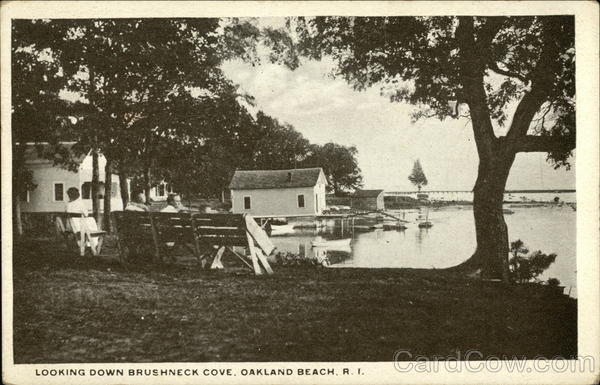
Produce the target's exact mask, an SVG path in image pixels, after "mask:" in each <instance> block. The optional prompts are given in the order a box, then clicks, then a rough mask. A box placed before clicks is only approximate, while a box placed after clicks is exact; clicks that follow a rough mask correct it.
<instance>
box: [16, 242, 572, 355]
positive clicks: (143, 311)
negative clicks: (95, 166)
mask: <svg viewBox="0 0 600 385" xmlns="http://www.w3.org/2000/svg"><path fill="white" fill-rule="evenodd" d="M13 261H14V360H15V363H71V362H206V361H232V362H235V361H391V360H393V358H394V353H395V352H396V351H398V350H401V349H402V350H405V351H409V352H411V354H412V355H413V356H415V357H416V356H417V355H424V356H428V357H434V356H436V357H458V358H461V357H462V358H464V355H465V354H466V353H467V352H468V351H469V350H473V349H475V350H478V351H480V352H481V354H482V355H483V356H484V357H488V356H491V355H495V356H502V355H507V356H513V355H516V356H518V357H527V358H533V357H535V356H545V357H548V358H550V357H553V356H557V355H560V356H563V357H569V356H574V355H576V354H577V331H576V330H577V302H576V300H574V299H572V298H568V297H566V296H562V295H557V294H552V293H548V292H547V291H546V290H541V289H536V288H531V287H521V286H519V287H516V286H505V285H503V284H501V283H496V282H482V281H478V280H473V279H467V278H464V277H461V276H457V275H453V274H450V273H448V272H445V271H442V270H414V269H377V270H375V269H371V270H370V269H337V268H322V267H308V266H306V267H283V266H274V268H275V274H274V275H273V276H258V277H257V276H254V275H253V274H252V273H251V272H249V271H247V270H243V269H241V268H236V267H231V268H228V269H225V270H222V271H206V270H202V269H200V268H199V267H198V266H196V265H194V264H186V265H184V264H170V265H152V266H128V267H123V266H120V265H119V264H118V263H117V262H116V261H115V260H107V259H102V260H94V259H92V258H84V259H81V258H77V257H73V256H71V255H70V254H68V253H66V252H65V251H64V250H61V249H60V247H58V246H56V245H44V244H38V243H35V242H27V243H26V246H24V245H23V244H17V245H16V247H15V252H14V255H13ZM404 358H408V357H406V356H404Z"/></svg>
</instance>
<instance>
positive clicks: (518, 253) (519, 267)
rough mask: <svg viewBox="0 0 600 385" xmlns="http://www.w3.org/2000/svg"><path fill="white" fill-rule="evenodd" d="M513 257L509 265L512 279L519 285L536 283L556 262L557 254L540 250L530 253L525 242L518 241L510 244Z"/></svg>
mask: <svg viewBox="0 0 600 385" xmlns="http://www.w3.org/2000/svg"><path fill="white" fill-rule="evenodd" d="M510 253H511V254H512V257H511V258H510V259H509V261H508V264H509V268H510V272H511V275H512V278H513V279H514V280H515V281H516V282H519V283H524V282H530V281H535V282H539V280H538V278H537V277H538V276H539V275H540V274H542V273H543V272H544V270H546V269H547V268H548V267H549V266H550V265H551V264H552V263H554V261H555V260H556V254H554V253H551V254H545V253H543V252H542V251H540V250H537V251H534V252H532V253H529V249H528V248H527V246H525V244H524V243H523V241H521V240H520V239H517V240H516V241H514V242H512V243H511V244H510Z"/></svg>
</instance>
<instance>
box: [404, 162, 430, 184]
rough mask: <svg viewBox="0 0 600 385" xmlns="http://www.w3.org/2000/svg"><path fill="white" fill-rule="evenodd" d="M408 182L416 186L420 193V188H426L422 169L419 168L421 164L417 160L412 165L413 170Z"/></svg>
mask: <svg viewBox="0 0 600 385" xmlns="http://www.w3.org/2000/svg"><path fill="white" fill-rule="evenodd" d="M408 180H409V181H410V182H411V183H412V184H414V185H415V186H417V188H418V189H419V191H421V187H422V186H427V177H426V176H425V173H424V172H423V167H422V166H421V162H420V161H419V159H417V160H416V161H415V163H414V164H413V169H412V172H411V173H410V175H409V176H408Z"/></svg>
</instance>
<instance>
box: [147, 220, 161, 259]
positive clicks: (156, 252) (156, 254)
mask: <svg viewBox="0 0 600 385" xmlns="http://www.w3.org/2000/svg"><path fill="white" fill-rule="evenodd" d="M148 217H149V218H150V228H151V229H152V240H153V241H154V259H155V261H156V262H161V258H160V243H159V242H158V231H157V230H156V226H155V225H154V220H153V219H152V215H150V214H148Z"/></svg>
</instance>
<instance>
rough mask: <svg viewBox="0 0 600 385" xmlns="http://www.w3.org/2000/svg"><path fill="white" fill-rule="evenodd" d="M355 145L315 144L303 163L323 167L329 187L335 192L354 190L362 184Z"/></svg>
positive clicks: (307, 165) (308, 165)
mask: <svg viewBox="0 0 600 385" xmlns="http://www.w3.org/2000/svg"><path fill="white" fill-rule="evenodd" d="M357 155H358V150H357V149H356V147H355V146H343V145H341V144H337V143H333V142H329V143H325V144H324V145H322V146H320V145H313V146H311V148H310V152H309V155H308V156H307V158H306V160H305V161H304V162H303V164H304V165H305V166H306V167H322V168H323V172H324V173H325V176H326V178H327V181H328V182H329V186H328V189H329V190H330V191H333V192H334V193H335V194H340V193H344V192H349V191H352V190H354V189H356V188H359V187H361V186H362V180H363V179H362V175H361V169H360V167H359V166H358V160H357Z"/></svg>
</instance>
